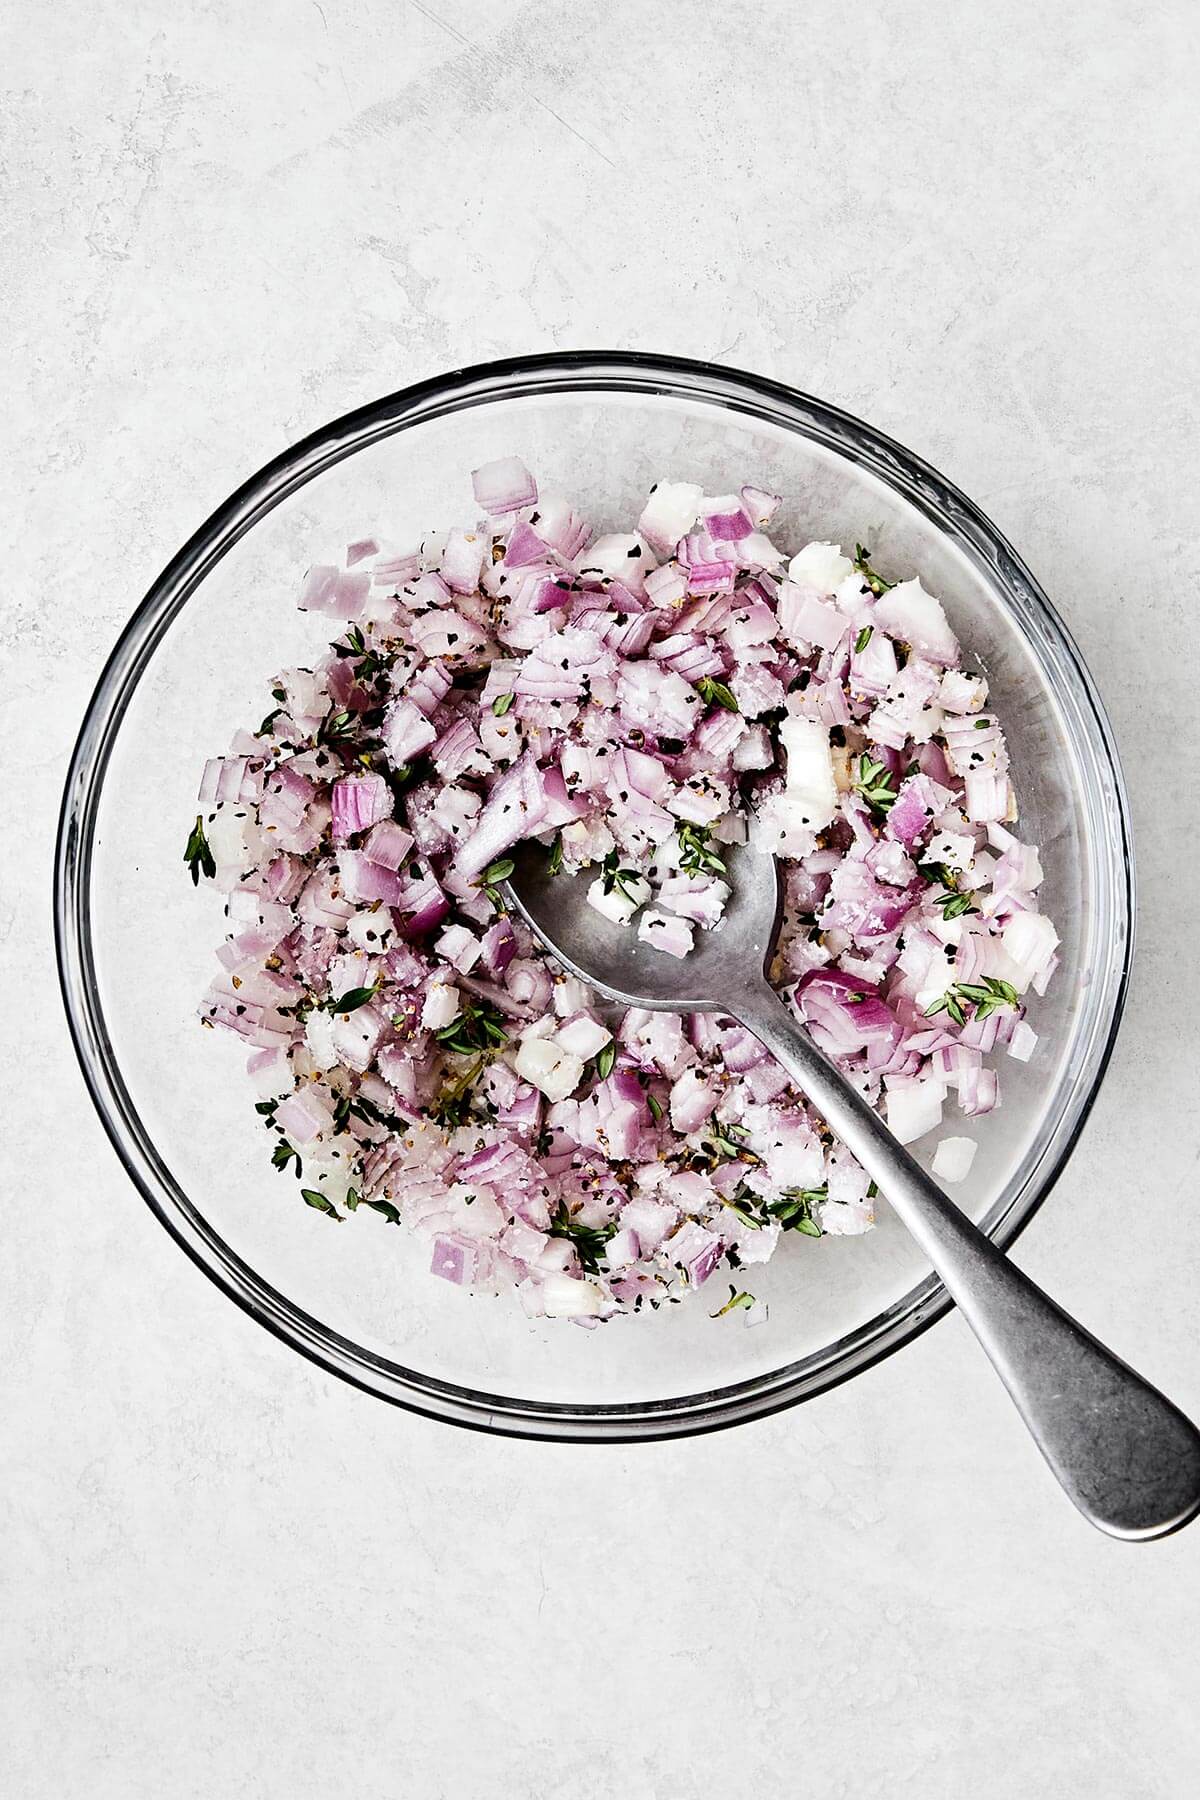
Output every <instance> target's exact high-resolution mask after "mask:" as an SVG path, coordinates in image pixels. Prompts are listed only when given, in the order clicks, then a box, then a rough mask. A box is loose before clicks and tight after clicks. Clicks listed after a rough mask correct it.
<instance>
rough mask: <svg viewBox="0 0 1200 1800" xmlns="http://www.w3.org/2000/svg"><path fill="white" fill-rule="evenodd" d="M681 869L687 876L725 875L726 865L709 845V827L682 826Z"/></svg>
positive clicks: (680, 845) (680, 831)
mask: <svg viewBox="0 0 1200 1800" xmlns="http://www.w3.org/2000/svg"><path fill="white" fill-rule="evenodd" d="M677 835H678V837H679V867H680V868H681V869H682V870H683V872H684V874H686V875H724V874H725V864H724V863H723V862H722V860H721V858H720V856H718V854H717V852H716V851H715V850H714V849H713V848H712V846H711V844H710V843H709V839H710V837H711V835H712V834H711V832H710V831H709V828H708V826H707V825H690V824H684V825H680V826H679V828H678V834H677Z"/></svg>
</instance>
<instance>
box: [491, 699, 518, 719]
mask: <svg viewBox="0 0 1200 1800" xmlns="http://www.w3.org/2000/svg"><path fill="white" fill-rule="evenodd" d="M516 697H517V696H516V695H515V694H511V693H510V694H497V695H496V698H495V699H494V700H493V701H492V711H493V712H494V713H495V715H496V717H497V718H498V719H502V718H503V717H504V715H505V713H506V712H507V711H508V709H509V707H510V706H511V705H512V703H513V701H514V700H515V699H516Z"/></svg>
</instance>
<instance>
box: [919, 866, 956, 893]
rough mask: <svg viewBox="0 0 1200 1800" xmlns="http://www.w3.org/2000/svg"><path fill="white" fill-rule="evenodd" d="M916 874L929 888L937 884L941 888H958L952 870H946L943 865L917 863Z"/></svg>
mask: <svg viewBox="0 0 1200 1800" xmlns="http://www.w3.org/2000/svg"><path fill="white" fill-rule="evenodd" d="M917 874H918V875H919V876H920V877H921V880H922V881H927V882H928V883H929V885H930V886H931V887H933V886H934V885H935V884H936V883H938V882H941V884H942V886H943V887H948V888H951V889H953V888H956V887H957V886H958V876H957V875H956V874H955V873H954V871H953V869H949V868H947V867H946V864H945V863H925V862H921V863H918V864H917Z"/></svg>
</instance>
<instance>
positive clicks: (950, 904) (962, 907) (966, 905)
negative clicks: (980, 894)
mask: <svg viewBox="0 0 1200 1800" xmlns="http://www.w3.org/2000/svg"><path fill="white" fill-rule="evenodd" d="M933 904H934V905H935V906H940V907H941V909H942V917H943V919H961V918H962V917H963V916H964V914H966V913H977V912H978V911H979V908H978V907H977V906H976V904H975V896H974V894H969V893H966V894H959V893H949V894H939V895H938V896H937V898H936V899H935V900H934V903H933Z"/></svg>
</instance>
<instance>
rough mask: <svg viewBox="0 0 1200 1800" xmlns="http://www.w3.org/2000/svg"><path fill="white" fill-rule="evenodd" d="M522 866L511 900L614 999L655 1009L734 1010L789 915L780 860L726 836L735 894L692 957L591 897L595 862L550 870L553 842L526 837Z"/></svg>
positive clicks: (566, 959)
mask: <svg viewBox="0 0 1200 1800" xmlns="http://www.w3.org/2000/svg"><path fill="white" fill-rule="evenodd" d="M510 855H511V858H512V862H513V865H514V866H513V872H512V874H511V875H510V876H509V878H508V880H507V881H506V882H505V883H504V884H503V888H504V890H505V892H506V896H507V899H508V901H509V904H510V905H512V906H514V907H515V908H516V910H517V911H518V912H519V913H520V914H521V916H522V917H523V918H524V919H525V921H526V923H527V924H528V925H529V926H530V927H531V929H532V930H534V931H535V932H537V934H538V936H539V937H540V938H541V939H542V940H543V942H545V943H546V944H548V945H549V946H550V947H551V949H552V950H553V952H554V955H555V957H556V958H557V959H558V961H559V962H560V963H561V964H562V965H563V967H564V968H565V969H567V970H569V971H570V973H571V974H572V975H578V976H579V977H580V979H581V980H583V981H586V982H587V983H588V984H589V985H590V986H591V987H594V988H597V989H599V991H600V992H601V993H602V994H603V995H604V996H605V998H606V999H608V1000H616V1001H619V1002H621V1003H622V1004H623V1005H625V1006H644V1007H648V1008H649V1009H650V1010H651V1011H652V1012H725V1011H728V1010H729V1003H728V998H727V997H728V995H729V994H730V992H731V991H732V988H733V986H734V985H737V984H741V985H744V984H745V979H746V971H747V969H748V968H749V969H753V970H754V972H755V973H756V974H758V975H759V976H762V975H763V974H764V972H765V970H766V966H767V962H768V960H769V958H770V955H771V952H772V949H773V948H774V944H775V939H776V936H777V935H778V932H779V923H780V919H781V916H782V913H783V884H782V882H781V880H780V876H779V864H778V863H777V862H776V860H775V858H774V857H773V856H767V855H764V854H762V852H761V851H759V850H758V849H756V848H755V847H754V845H753V844H742V845H736V844H723V845H722V846H721V857H722V860H723V861H724V863H725V870H726V873H725V877H724V879H725V880H726V881H727V882H728V883H729V888H730V894H729V900H728V902H727V903H726V907H725V912H724V916H723V917H722V919H721V922H720V924H719V925H718V926H717V927H716V929H715V930H713V931H697V933H696V943H695V948H694V949H693V950H692V951H691V952H690V953H689V954H688V955H687V956H685V957H674V956H668V955H667V954H666V953H665V952H664V951H662V950H658V949H656V948H655V946H654V945H653V944H648V943H646V942H645V941H644V940H643V939H641V938H639V937H638V936H637V934H636V932H634V931H633V930H631V929H630V927H629V926H627V925H618V924H616V923H615V922H614V921H613V920H612V919H609V918H606V917H605V915H604V914H603V913H600V912H597V910H596V908H595V907H594V906H589V905H588V903H587V890H588V888H589V887H591V885H592V883H593V882H594V881H595V880H596V871H595V870H594V869H590V868H589V869H584V870H581V871H580V872H579V873H578V874H576V875H569V874H567V873H566V872H565V871H564V870H561V869H560V870H559V872H558V873H557V874H551V873H550V863H549V857H548V854H547V851H546V847H545V845H544V844H539V843H538V842H537V841H536V839H527V840H526V842H525V843H523V844H519V845H518V846H517V847H516V849H514V850H512V851H511V852H510Z"/></svg>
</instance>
